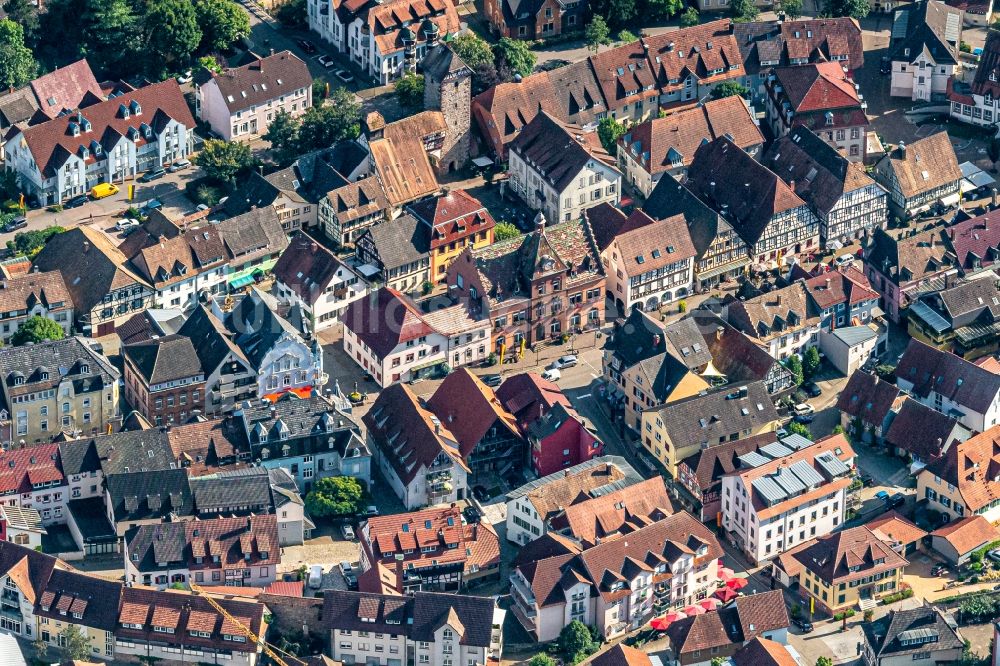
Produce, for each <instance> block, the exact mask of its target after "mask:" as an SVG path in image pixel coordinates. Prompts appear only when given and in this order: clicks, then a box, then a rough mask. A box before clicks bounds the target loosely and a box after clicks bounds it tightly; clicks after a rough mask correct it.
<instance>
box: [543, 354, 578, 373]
mask: <svg viewBox="0 0 1000 666" xmlns="http://www.w3.org/2000/svg"><path fill="white" fill-rule="evenodd" d="M576 364H577V358H576V355H575V354H567V355H566V356H560V357H559V358H557V359H556V360H554V361H552V363H551V364H550V365H549V367H550V368H556V369H557V370H562V369H563V368H572V367H573V366H574V365H576Z"/></svg>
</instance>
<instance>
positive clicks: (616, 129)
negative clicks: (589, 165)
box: [597, 116, 625, 155]
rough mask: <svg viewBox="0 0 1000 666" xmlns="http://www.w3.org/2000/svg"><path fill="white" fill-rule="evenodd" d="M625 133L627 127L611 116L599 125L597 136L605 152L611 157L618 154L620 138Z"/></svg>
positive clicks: (606, 117)
mask: <svg viewBox="0 0 1000 666" xmlns="http://www.w3.org/2000/svg"><path fill="white" fill-rule="evenodd" d="M624 133H625V125H624V124H622V123H620V122H618V121H617V120H615V119H614V118H612V117H611V116H604V117H603V118H601V121H600V122H599V123H597V136H598V138H599V139H600V140H601V145H602V146H604V150H606V151H608V154H610V155H617V154H618V138H619V137H620V136H621V135H622V134H624Z"/></svg>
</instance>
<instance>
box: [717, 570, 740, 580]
mask: <svg viewBox="0 0 1000 666" xmlns="http://www.w3.org/2000/svg"><path fill="white" fill-rule="evenodd" d="M719 578H720V579H722V580H723V581H727V580H730V579H732V578H736V572H734V571H733V570H732V569H730V568H728V567H719Z"/></svg>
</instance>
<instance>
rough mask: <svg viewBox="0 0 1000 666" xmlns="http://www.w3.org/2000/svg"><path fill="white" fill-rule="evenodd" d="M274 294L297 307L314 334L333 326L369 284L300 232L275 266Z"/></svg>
mask: <svg viewBox="0 0 1000 666" xmlns="http://www.w3.org/2000/svg"><path fill="white" fill-rule="evenodd" d="M272 272H273V274H274V278H275V282H274V295H275V296H277V297H278V300H279V301H281V302H282V303H286V304H288V305H291V306H298V307H299V308H300V309H301V310H302V313H303V314H304V315H305V317H306V318H307V319H308V320H309V330H310V331H311V332H313V333H316V332H318V331H322V330H325V329H327V328H330V327H331V326H334V325H335V324H337V323H338V322H339V321H340V318H341V316H342V315H343V313H344V311H345V310H346V309H347V306H348V305H350V304H351V303H352V302H353V301H356V300H357V299H359V298H363V297H364V296H367V295H368V283H367V282H366V281H365V280H364V279H363V278H362V277H361V276H360V275H358V274H357V273H355V272H354V269H353V268H351V267H350V266H348V265H347V264H346V263H344V262H342V261H340V260H339V259H337V257H336V255H334V254H333V252H330V250H328V249H326V248H325V247H323V246H321V245H320V244H319V243H317V242H316V241H314V240H313V239H311V238H309V237H308V236H306V235H305V234H303V233H298V234H296V235H295V236H293V237H292V240H291V242H290V243H289V244H288V247H287V248H285V251H284V252H283V253H282V254H281V258H279V259H278V263H276V264H275V265H274V269H273V271H272Z"/></svg>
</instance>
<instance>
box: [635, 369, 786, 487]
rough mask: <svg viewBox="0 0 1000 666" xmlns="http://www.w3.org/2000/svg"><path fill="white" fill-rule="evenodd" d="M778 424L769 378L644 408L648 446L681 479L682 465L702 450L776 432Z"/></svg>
mask: <svg viewBox="0 0 1000 666" xmlns="http://www.w3.org/2000/svg"><path fill="white" fill-rule="evenodd" d="M698 379H700V378H698ZM686 385H688V386H690V385H691V384H686ZM778 423H779V417H778V412H777V411H776V410H775V409H774V403H773V402H771V396H770V395H768V393H767V387H766V386H765V385H764V383H763V382H751V383H749V384H734V385H729V386H725V387H723V388H721V389H719V390H717V391H712V392H710V393H709V392H703V393H698V394H696V395H692V396H690V397H683V398H680V396H678V398H677V399H673V400H672V401H671V402H668V403H666V404H664V405H662V406H659V407H654V408H652V409H647V410H646V411H644V412H642V418H641V426H642V428H641V429H642V444H643V446H644V447H645V448H646V450H648V451H649V452H650V453H651V454H653V456H654V457H655V458H656V459H657V460H659V461H660V462H661V463H662V464H663V466H664V467H665V468H666V469H667V471H668V472H669V473H670V474H671V475H672V476H674V478H676V476H677V464H678V463H679V462H680V461H681V460H684V459H685V458H687V457H689V456H692V455H694V454H695V453H697V452H698V451H700V450H701V449H703V448H706V447H708V446H711V445H713V444H721V443H723V442H731V441H735V440H737V439H743V438H745V437H749V436H751V435H758V434H760V433H763V432H773V431H775V430H777V428H778Z"/></svg>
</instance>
